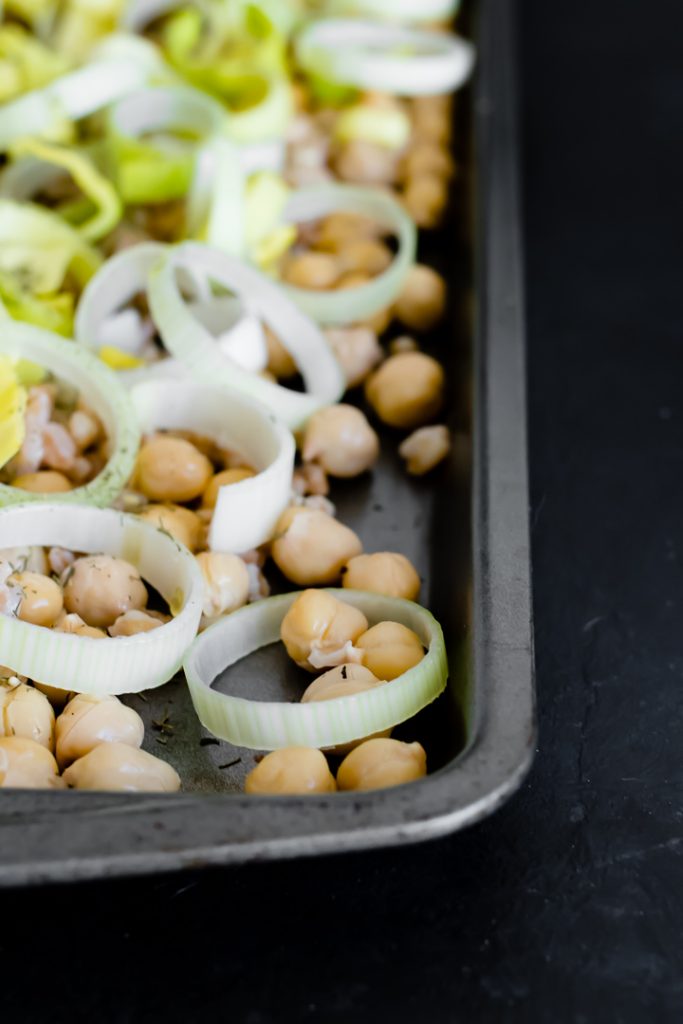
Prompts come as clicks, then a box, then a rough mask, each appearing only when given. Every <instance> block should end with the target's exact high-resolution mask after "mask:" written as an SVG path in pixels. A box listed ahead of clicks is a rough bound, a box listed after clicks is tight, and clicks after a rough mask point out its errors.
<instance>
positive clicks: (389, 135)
mask: <svg viewBox="0 0 683 1024" xmlns="http://www.w3.org/2000/svg"><path fill="white" fill-rule="evenodd" d="M410 132H411V124H410V118H409V117H408V115H407V114H406V113H405V112H404V111H403V110H400V109H397V108H396V107H387V106H381V105H378V104H370V103H358V104H354V106H351V107H347V108H346V109H345V110H342V112H341V113H340V115H339V117H338V118H337V121H336V123H335V126H334V135H335V138H336V139H337V140H338V141H339V142H352V141H353V140H355V139H359V140H363V141H364V142H374V143H375V145H378V146H385V147H386V148H387V149H403V147H404V146H405V145H406V143H407V142H408V139H409V138H410Z"/></svg>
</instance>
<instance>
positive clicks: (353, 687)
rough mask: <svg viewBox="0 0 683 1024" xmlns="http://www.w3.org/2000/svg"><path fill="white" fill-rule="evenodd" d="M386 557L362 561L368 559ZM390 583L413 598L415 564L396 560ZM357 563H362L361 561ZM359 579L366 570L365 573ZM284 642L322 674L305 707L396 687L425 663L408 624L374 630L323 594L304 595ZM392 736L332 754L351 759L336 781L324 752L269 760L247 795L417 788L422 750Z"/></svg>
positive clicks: (250, 779) (289, 617) (280, 754)
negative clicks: (413, 784)
mask: <svg viewBox="0 0 683 1024" xmlns="http://www.w3.org/2000/svg"><path fill="white" fill-rule="evenodd" d="M364 557H365V558H369V559H370V560H372V559H373V558H381V559H385V558H386V556H383V555H380V556H372V555H370V556H362V555H361V556H359V558H360V559H363V558H364ZM389 557H390V558H391V559H392V560H394V564H393V565H389V564H387V565H386V566H385V572H386V577H385V578H389V576H391V578H392V582H394V581H395V580H398V581H399V583H400V584H401V585H402V587H403V589H404V590H405V588H406V587H407V586H410V587H411V590H413V589H414V588H415V583H416V584H417V587H419V579H417V581H415V580H413V579H412V578H411V577H412V574H413V573H414V570H413V568H412V566H410V563H408V562H407V559H406V560H405V561H406V563H407V564H406V565H405V566H404V565H401V564H400V562H399V563H398V564H397V563H396V561H395V560H396V559H401V558H402V557H403V556H401V555H394V556H389ZM354 561H357V560H356V559H354ZM357 571H358V572H363V571H364V567H363V566H358V567H357ZM280 639H281V640H282V642H283V644H284V645H285V648H286V650H287V654H288V655H289V657H290V658H292V660H293V661H294V662H296V664H297V665H298V666H299V667H300V668H302V669H304V670H305V671H307V672H310V673H315V672H320V671H321V670H323V669H324V670H325V671H322V674H321V675H319V676H318V677H317V679H315V680H314V681H313V682H312V683H310V684H309V685H308V686H307V687H306V689H305V690H304V692H303V694H302V696H301V702H302V703H308V702H311V701H324V700H334V699H335V698H338V697H352V696H354V695H355V694H359V693H364V692H367V691H368V690H372V689H374V688H376V687H378V686H383V685H385V684H386V683H387V682H389V681H390V680H392V679H396V678H397V677H398V676H400V675H402V674H403V673H404V672H407V671H409V669H411V668H414V667H415V666H416V665H418V664H419V663H420V662H421V661H422V659H423V657H424V654H425V652H424V648H423V646H422V642H421V641H420V638H419V637H418V636H417V634H416V633H415V632H413V630H412V629H408V627H407V626H404V625H402V624H401V623H400V622H390V621H383V622H377V623H375V625H374V626H370V624H369V622H368V620H367V618H366V617H365V615H364V614H363V612H361V611H360V610H359V609H358V608H355V607H354V606H353V605H351V604H348V603H347V602H346V601H340V600H339V599H338V598H336V597H334V596H333V595H332V594H329V593H326V592H325V591H321V590H310V589H309V590H304V591H303V592H302V593H301V594H300V595H299V597H297V598H296V599H295V601H294V602H293V604H292V606H291V607H290V609H289V611H288V612H287V614H286V615H285V617H284V619H283V620H282V625H281V627H280ZM390 735H391V729H386V730H384V731H383V732H380V733H374V734H372V735H371V736H364V737H361V738H360V739H358V740H355V741H352V742H349V743H345V744H342V745H338V746H335V747H331V748H330V749H329V750H327V751H326V753H327V754H329V755H331V756H332V757H336V758H339V757H343V760H342V762H341V764H340V765H339V768H338V770H337V777H336V781H335V777H334V775H333V774H332V772H331V770H330V766H329V763H328V760H327V758H326V757H325V756H324V754H323V752H322V751H320V750H316V749H313V748H310V747H287V748H284V749H282V750H275V751H273V752H272V753H270V754H267V755H266V756H265V757H264V758H263V760H261V761H260V762H259V763H258V765H257V766H256V768H254V769H253V771H251V772H250V773H249V775H248V776H247V780H246V791H247V793H329V792H332V791H334V790H336V789H374V788H377V787H378V786H394V785H398V784H400V783H402V782H410V781H411V780H413V779H417V778H420V777H421V776H422V775H425V774H426V771H427V758H426V754H425V752H424V750H423V748H422V747H421V745H420V744H419V743H402V742H401V741H400V740H395V739H390V738H389V737H390Z"/></svg>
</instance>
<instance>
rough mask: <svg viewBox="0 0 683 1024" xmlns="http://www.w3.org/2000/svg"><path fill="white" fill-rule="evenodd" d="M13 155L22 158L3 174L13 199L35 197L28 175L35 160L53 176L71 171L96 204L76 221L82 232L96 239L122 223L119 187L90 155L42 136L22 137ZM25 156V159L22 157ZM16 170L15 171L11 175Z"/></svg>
mask: <svg viewBox="0 0 683 1024" xmlns="http://www.w3.org/2000/svg"><path fill="white" fill-rule="evenodd" d="M12 156H13V157H19V160H18V162H17V163H16V164H14V165H13V166H12V165H10V168H9V171H8V172H7V173H6V174H5V175H3V178H2V183H1V188H0V194H2V195H7V196H9V197H10V198H13V199H31V198H32V197H33V192H32V191H31V182H30V173H29V174H28V175H27V173H26V172H27V171H29V172H30V169H31V167H32V166H35V164H37V165H38V167H44V168H47V170H48V171H50V172H51V179H52V180H54V178H55V177H57V178H59V177H60V175H61V174H62V173H63V172H64V171H67V172H68V173H69V174H70V175H71V177H72V178H73V180H74V181H75V182H76V184H77V185H78V186H79V187H80V189H81V190H82V192H83V194H84V195H85V196H86V197H87V198H88V199H89V200H90V201H91V202H92V204H93V206H94V207H95V211H94V213H93V214H92V215H91V216H90V217H88V218H87V220H85V221H83V223H81V224H78V225H76V230H77V231H78V232H79V234H81V235H82V236H83V238H85V239H87V241H89V242H96V241H97V240H98V239H100V238H102V237H103V236H104V235H106V234H108V233H109V232H110V231H112V230H113V228H114V227H116V225H117V224H118V222H119V220H120V219H121V215H122V213H123V205H122V203H121V200H120V199H119V196H118V194H117V192H116V189H115V188H114V186H113V185H112V184H111V182H110V181H108V180H107V178H105V177H104V175H103V174H100V172H99V171H98V170H97V168H96V167H95V165H94V164H93V162H92V161H91V160H90V159H89V158H88V157H87V156H85V155H83V154H82V153H77V152H76V151H75V150H73V149H66V148H65V147H63V146H55V145H50V144H49V143H46V142H42V141H41V140H40V139H20V140H19V141H18V142H16V143H15V144H14V146H13V147H12ZM22 157H24V158H25V159H23V160H22V159H21V158H22ZM27 165H28V166H27ZM12 171H14V172H15V173H14V175H12V176H11V177H10V173H11V172H12ZM44 180H45V179H44ZM47 180H50V179H47ZM8 186H9V189H13V194H12V191H8Z"/></svg>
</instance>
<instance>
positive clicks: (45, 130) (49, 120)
mask: <svg viewBox="0 0 683 1024" xmlns="http://www.w3.org/2000/svg"><path fill="white" fill-rule="evenodd" d="M137 44H139V46H140V49H138V46H137ZM148 45H149V44H144V43H143V42H142V40H137V41H136V43H134V44H132V45H131V44H130V43H128V42H126V43H125V45H124V44H122V43H121V42H120V40H117V38H116V37H113V38H112V40H107V43H106V44H103V45H102V47H100V48H98V51H97V59H95V60H93V61H92V62H91V63H89V64H86V65H85V66H84V67H82V68H78V70H76V71H71V72H70V73H69V74H68V75H62V76H61V78H57V79H55V81H53V82H50V84H49V85H47V86H45V87H44V88H43V89H34V90H33V91H32V92H29V93H26V94H25V95H24V96H20V97H19V98H18V99H16V100H13V101H12V102H11V103H6V104H5V105H4V106H3V107H1V108H0V151H1V150H4V149H7V148H8V147H9V146H10V145H11V144H12V143H13V142H14V141H15V140H16V139H20V138H24V137H25V136H29V135H31V136H40V137H47V138H51V139H55V138H56V139H61V138H63V137H64V134H65V132H64V125H65V123H66V124H68V123H69V122H71V121H78V120H80V119H81V118H83V117H87V116H88V115H89V114H94V113H95V112H96V111H98V110H101V109H102V107H106V106H107V105H108V104H109V103H112V102H113V101H114V100H117V99H119V98H120V97H121V96H125V95H126V93H129V92H131V91H132V90H133V89H137V88H139V87H140V86H141V85H144V84H145V82H147V81H148V80H149V78H150V75H151V74H152V73H153V71H154V70H155V69H157V68H158V67H159V64H160V61H159V58H158V56H157V55H156V53H155V51H154V49H153V48H148ZM105 47H106V48H105Z"/></svg>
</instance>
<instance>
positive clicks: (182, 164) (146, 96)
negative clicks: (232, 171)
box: [108, 86, 226, 203]
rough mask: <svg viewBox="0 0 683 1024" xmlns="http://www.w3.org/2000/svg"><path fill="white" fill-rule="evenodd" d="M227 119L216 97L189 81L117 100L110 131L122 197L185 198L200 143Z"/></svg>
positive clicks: (128, 199)
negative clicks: (194, 87)
mask: <svg viewBox="0 0 683 1024" xmlns="http://www.w3.org/2000/svg"><path fill="white" fill-rule="evenodd" d="M225 120H226V118H225V113H224V111H223V109H222V108H221V106H220V104H219V103H217V102H216V100H214V99H212V98H211V97H210V96H207V95H206V94H204V93H202V92H200V91H199V90H197V89H191V88H189V87H187V86H168V87H159V88H149V89H141V90H138V91H136V92H134V93H131V94H130V95H129V96H127V97H125V98H124V99H122V100H120V101H119V102H118V103H116V104H114V106H113V107H112V108H111V110H110V111H109V115H108V130H109V139H110V145H111V151H112V155H113V160H114V164H115V167H116V172H115V173H116V179H117V184H118V188H119V192H120V194H121V196H122V198H123V200H124V202H125V203H163V202H167V201H169V200H171V199H179V198H182V197H184V196H185V195H186V194H187V192H188V189H189V187H190V184H191V182H192V178H193V174H194V166H195V160H196V154H197V150H198V148H199V146H200V145H201V144H202V143H204V142H206V141H208V140H210V139H211V138H213V137H214V136H217V135H220V134H221V133H222V132H223V130H224V127H225Z"/></svg>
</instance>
